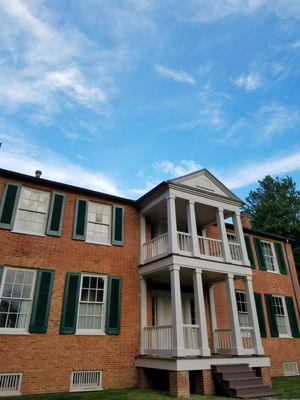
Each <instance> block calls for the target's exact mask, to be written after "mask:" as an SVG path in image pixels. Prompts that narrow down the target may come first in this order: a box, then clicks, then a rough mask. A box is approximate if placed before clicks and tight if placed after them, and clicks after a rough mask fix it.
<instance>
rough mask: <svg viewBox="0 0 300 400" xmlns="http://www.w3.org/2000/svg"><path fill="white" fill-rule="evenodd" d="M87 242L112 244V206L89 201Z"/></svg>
mask: <svg viewBox="0 0 300 400" xmlns="http://www.w3.org/2000/svg"><path fill="white" fill-rule="evenodd" d="M101 209H102V211H103V212H102V213H101ZM86 242H88V243H96V244H111V206H109V205H107V204H100V203H94V202H91V201H89V203H88V217H87V230H86Z"/></svg>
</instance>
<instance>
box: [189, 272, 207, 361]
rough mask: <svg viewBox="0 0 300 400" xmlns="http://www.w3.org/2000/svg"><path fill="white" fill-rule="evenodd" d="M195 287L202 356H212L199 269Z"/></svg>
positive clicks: (195, 273) (194, 275)
mask: <svg viewBox="0 0 300 400" xmlns="http://www.w3.org/2000/svg"><path fill="white" fill-rule="evenodd" d="M193 286H194V301H195V320H196V324H197V325H199V345H200V352H201V355H202V356H210V348H209V344H208V335H207V326H206V315H205V303H204V294H203V284H202V270H201V269H198V268H197V269H195V271H194V274H193Z"/></svg>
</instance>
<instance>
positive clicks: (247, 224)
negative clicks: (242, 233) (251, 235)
mask: <svg viewBox="0 0 300 400" xmlns="http://www.w3.org/2000/svg"><path fill="white" fill-rule="evenodd" d="M241 221H242V226H243V228H247V229H251V216H250V214H248V213H247V212H242V213H241Z"/></svg>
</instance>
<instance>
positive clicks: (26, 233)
mask: <svg viewBox="0 0 300 400" xmlns="http://www.w3.org/2000/svg"><path fill="white" fill-rule="evenodd" d="M11 232H12V233H18V234H21V235H31V236H41V237H46V235H45V234H44V233H37V232H24V231H15V230H12V231H11Z"/></svg>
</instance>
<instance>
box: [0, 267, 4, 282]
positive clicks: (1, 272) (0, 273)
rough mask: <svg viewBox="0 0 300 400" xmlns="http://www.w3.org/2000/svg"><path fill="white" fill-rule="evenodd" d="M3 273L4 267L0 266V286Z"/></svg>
mask: <svg viewBox="0 0 300 400" xmlns="http://www.w3.org/2000/svg"><path fill="white" fill-rule="evenodd" d="M3 271H4V266H3V265H0V285H1V279H2V274H3Z"/></svg>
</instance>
